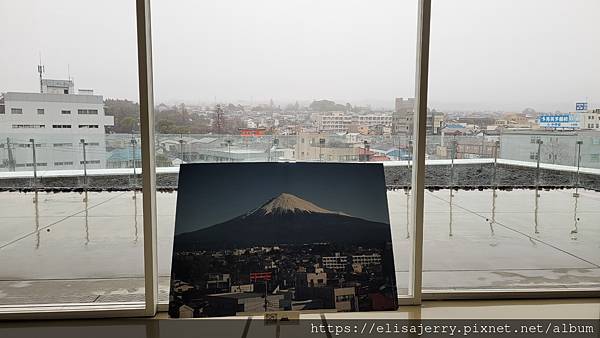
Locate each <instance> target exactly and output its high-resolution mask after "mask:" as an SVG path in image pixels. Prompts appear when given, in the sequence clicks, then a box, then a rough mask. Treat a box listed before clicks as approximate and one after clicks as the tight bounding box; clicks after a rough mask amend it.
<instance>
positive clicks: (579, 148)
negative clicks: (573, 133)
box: [573, 140, 583, 201]
mask: <svg viewBox="0 0 600 338" xmlns="http://www.w3.org/2000/svg"><path fill="white" fill-rule="evenodd" d="M582 144H583V141H581V140H579V141H577V175H576V177H575V193H574V194H573V197H576V198H577V197H579V166H580V162H581V145H582ZM575 201H577V200H575Z"/></svg>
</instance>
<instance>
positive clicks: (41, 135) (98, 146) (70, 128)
mask: <svg viewBox="0 0 600 338" xmlns="http://www.w3.org/2000/svg"><path fill="white" fill-rule="evenodd" d="M73 88H74V84H73V81H71V80H51V79H44V80H42V83H41V90H42V92H41V93H21V92H7V93H3V94H2V95H1V97H0V136H1V139H0V149H2V150H4V151H0V171H18V170H32V169H33V166H34V163H33V151H32V148H31V143H32V142H31V141H30V140H31V139H33V141H34V142H35V148H36V163H37V169H38V170H57V169H81V168H83V164H84V162H83V161H84V159H83V145H82V141H81V140H85V144H86V165H87V168H88V169H96V168H105V167H106V158H107V153H106V144H105V143H106V142H105V127H106V126H112V125H113V124H114V122H113V117H112V116H106V115H104V101H103V98H102V96H101V95H94V94H93V91H91V90H80V91H79V93H78V94H75V93H74V89H73Z"/></svg>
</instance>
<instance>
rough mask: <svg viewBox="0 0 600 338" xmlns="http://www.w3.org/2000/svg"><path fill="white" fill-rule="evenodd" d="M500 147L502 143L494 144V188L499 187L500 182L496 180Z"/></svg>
mask: <svg viewBox="0 0 600 338" xmlns="http://www.w3.org/2000/svg"><path fill="white" fill-rule="evenodd" d="M499 147H500V141H496V142H494V176H493V178H492V185H494V187H497V186H498V181H497V180H496V173H497V171H498V148H499Z"/></svg>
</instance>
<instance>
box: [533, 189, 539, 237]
mask: <svg viewBox="0 0 600 338" xmlns="http://www.w3.org/2000/svg"><path fill="white" fill-rule="evenodd" d="M539 199H540V194H539V190H538V188H535V207H534V211H533V224H534V226H533V232H534V233H535V234H536V235H537V234H539V233H540V231H539V229H538V211H539Z"/></svg>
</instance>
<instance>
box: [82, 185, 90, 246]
mask: <svg viewBox="0 0 600 338" xmlns="http://www.w3.org/2000/svg"><path fill="white" fill-rule="evenodd" d="M84 194H85V197H84V198H83V203H84V204H85V209H84V214H85V245H86V246H87V245H88V244H89V243H90V225H89V222H88V192H87V190H86V191H84Z"/></svg>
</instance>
